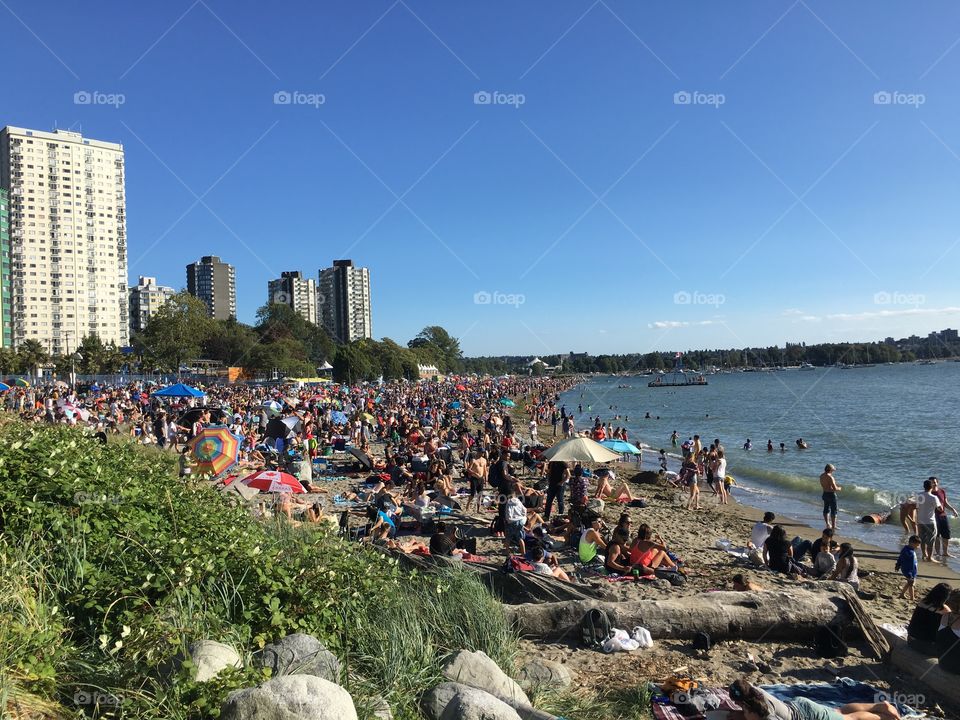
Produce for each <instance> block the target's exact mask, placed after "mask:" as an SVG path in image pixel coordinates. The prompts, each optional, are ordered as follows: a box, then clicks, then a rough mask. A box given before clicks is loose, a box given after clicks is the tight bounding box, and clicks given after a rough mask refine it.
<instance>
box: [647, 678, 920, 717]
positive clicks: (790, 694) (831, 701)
mask: <svg viewBox="0 0 960 720" xmlns="http://www.w3.org/2000/svg"><path fill="white" fill-rule="evenodd" d="M760 687H761V688H762V689H763V690H765V691H766V692H768V693H770V694H771V695H773V696H774V697H776V698H778V699H780V700H783V701H784V702H790V701H791V700H796V699H797V698H801V697H804V698H807V699H808V700H813V701H814V702H817V703H820V704H821V705H827V706H829V707H832V708H839V707H840V706H842V705H846V704H847V703H874V702H878V700H877V698H878V697H880V698H881V699H882V698H884V697H885V694H884V693H883V692H882V691H881V690H879V689H877V688H875V687H873V686H872V685H868V684H866V683H862V682H857V681H856V680H851V679H850V678H837V680H836V682H833V683H803V684H798V685H784V684H778V685H761V686H760ZM704 692H706V693H707V694H709V695H712V696H714V697H716V698H717V700H718V701H719V703H720V709H721V710H733V709H736V708H738V705H737V704H736V703H735V702H734V701H733V700H731V699H730V695H729V694H728V693H727V690H726V688H704ZM895 699H896V698H893V697H890V698H888V701H889V702H893V704H895V705H896V706H897V710H898V711H899V712H900V717H901V718H903V719H906V718H913V719H919V718H924V717H926V715H925V714H924V713H921V712H919V711H918V710H916V709H914V708H911V707H909V706H907V705H904V704H902V703H898V702H894V700H895ZM658 700H659V702H658ZM653 716H654V718H656V720H705V716H704V715H703V714H696V715H684V714H683V713H682V712H680V709H679V708H678V707H677V706H676V705H674V704H673V703H672V702H671V701H670V699H669V698H666V697H663V696H656V695H655V696H654V702H653Z"/></svg>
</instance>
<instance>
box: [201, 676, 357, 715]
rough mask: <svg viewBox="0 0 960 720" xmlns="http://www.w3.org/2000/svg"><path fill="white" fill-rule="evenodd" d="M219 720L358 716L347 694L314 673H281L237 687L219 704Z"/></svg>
mask: <svg viewBox="0 0 960 720" xmlns="http://www.w3.org/2000/svg"><path fill="white" fill-rule="evenodd" d="M220 718H221V720H357V710H356V708H355V707H354V705H353V700H352V699H351V697H350V694H349V693H348V692H347V691H346V690H344V689H343V688H342V687H340V686H339V685H337V684H335V683H332V682H330V681H329V680H324V679H323V678H320V677H317V676H316V675H284V676H283V677H278V678H272V679H270V680H267V682H265V683H263V685H260V686H258V687H253V688H246V689H244V690H236V691H234V692H232V693H230V695H228V696H227V699H226V700H225V701H224V703H223V706H222V707H221V708H220Z"/></svg>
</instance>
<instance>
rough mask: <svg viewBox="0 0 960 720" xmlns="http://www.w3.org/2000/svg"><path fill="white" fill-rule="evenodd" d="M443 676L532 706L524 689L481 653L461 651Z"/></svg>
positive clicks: (445, 668) (444, 670)
mask: <svg viewBox="0 0 960 720" xmlns="http://www.w3.org/2000/svg"><path fill="white" fill-rule="evenodd" d="M443 676H444V677H445V678H447V680H450V681H451V682H455V683H460V684H462V685H469V686H470V687H473V688H477V689H479V690H484V691H486V692H488V693H490V694H491V695H495V696H496V697H499V698H503V699H504V700H510V701H513V702H516V703H520V704H522V705H529V704H530V698H528V697H527V694H526V693H525V692H524V691H523V688H521V687H520V686H519V685H518V684H517V683H516V682H514V680H513V679H512V678H510V677H509V676H508V675H507V674H506V673H505V672H504V671H503V670H501V669H500V666H499V665H497V664H496V663H495V662H494V661H493V660H491V659H490V658H489V657H488V656H487V655H486V653H483V652H481V651H477V652H471V651H469V650H461V651H460V652H458V653H457V654H456V655H454V656H453V658H452V659H451V660H450V662H448V663H447V664H446V666H445V667H444V668H443Z"/></svg>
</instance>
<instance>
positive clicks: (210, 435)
mask: <svg viewBox="0 0 960 720" xmlns="http://www.w3.org/2000/svg"><path fill="white" fill-rule="evenodd" d="M241 440H242V438H240V437H238V436H236V435H234V434H233V433H232V432H230V428H228V427H226V426H223V425H213V426H211V427H205V428H203V430H201V431H200V432H199V433H197V435H196V436H195V437H194V438H193V439H192V440H191V441H190V443H189V445H188V447H189V448H190V456H191V457H192V458H193V460H194V462H195V463H196V465H197V470H198V471H199V472H201V473H205V474H209V475H219V474H220V473H222V472H223V471H224V470H226V469H228V468H231V467H233V466H234V465H236V464H237V460H238V459H239V455H240V441H241Z"/></svg>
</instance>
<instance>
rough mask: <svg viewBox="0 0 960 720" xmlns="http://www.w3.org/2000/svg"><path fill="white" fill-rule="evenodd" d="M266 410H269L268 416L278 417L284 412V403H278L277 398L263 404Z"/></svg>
mask: <svg viewBox="0 0 960 720" xmlns="http://www.w3.org/2000/svg"><path fill="white" fill-rule="evenodd" d="M260 407H262V408H263V409H264V410H266V411H267V416H268V417H276V416H277V415H279V414H280V413H282V412H283V405H281V404H280V403H278V402H277V401H276V400H271V401H270V402H265V403H264V404H263V405H261V406H260Z"/></svg>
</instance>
